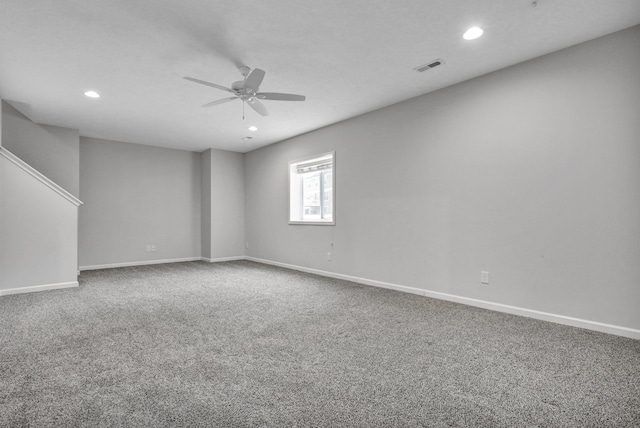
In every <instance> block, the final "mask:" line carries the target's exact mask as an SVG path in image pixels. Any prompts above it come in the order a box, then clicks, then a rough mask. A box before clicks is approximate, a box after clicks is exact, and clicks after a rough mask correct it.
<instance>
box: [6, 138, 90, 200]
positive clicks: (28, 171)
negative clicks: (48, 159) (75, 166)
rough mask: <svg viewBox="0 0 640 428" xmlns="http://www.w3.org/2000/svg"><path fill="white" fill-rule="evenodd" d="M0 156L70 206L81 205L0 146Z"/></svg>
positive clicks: (69, 194)
mask: <svg viewBox="0 0 640 428" xmlns="http://www.w3.org/2000/svg"><path fill="white" fill-rule="evenodd" d="M0 155H2V156H3V157H4V158H6V159H8V160H10V161H11V162H13V163H14V164H15V165H17V166H19V167H20V168H21V169H22V170H24V171H25V172H27V173H28V174H29V175H31V176H32V177H34V178H35V179H36V180H38V181H40V182H41V183H42V184H44V185H46V186H48V187H49V188H50V189H51V190H53V191H54V192H56V193H57V194H59V195H60V196H62V197H63V198H65V199H66V200H68V201H69V202H71V203H72V204H74V205H75V206H76V207H79V206H80V205H82V201H81V200H80V199H78V198H76V197H75V196H73V195H72V194H71V193H69V192H67V191H66V190H64V189H63V188H62V187H60V186H58V185H57V184H56V183H54V182H53V181H51V180H49V179H48V178H47V177H45V176H44V175H43V174H42V173H41V172H39V171H38V170H37V169H35V168H34V167H32V166H31V165H29V164H28V163H26V162H25V161H23V160H22V159H20V158H19V157H18V156H16V155H14V154H13V153H11V152H10V151H9V150H7V148H6V147H2V146H0Z"/></svg>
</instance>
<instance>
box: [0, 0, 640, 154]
mask: <svg viewBox="0 0 640 428" xmlns="http://www.w3.org/2000/svg"><path fill="white" fill-rule="evenodd" d="M639 23H640V1H639V0H538V2H537V6H534V5H533V2H532V1H531V0H394V1H391V0H348V1H338V0H324V1H310V0H309V1H301V0H187V1H176V0H173V1H172V0H124V1H121V0H56V1H51V0H2V1H0V98H2V99H4V100H6V101H8V102H10V103H11V104H12V105H13V106H14V107H16V108H18V109H19V110H20V111H21V112H22V113H24V114H25V115H27V116H28V117H29V118H30V119H32V120H33V121H35V122H38V123H44V124H49V125H57V126H64V127H69V128H74V129H79V130H80V135H84V136H89V137H97V138H105V139H112V140H119V141H127V142H133V143H141V144H149V145H156V146H161V147H171V148H176V149H185V150H193V151H202V150H206V149H208V148H211V147H214V148H220V149H226V150H233V151H239V152H246V151H250V150H253V149H255V148H258V147H261V146H265V145H267V144H271V143H274V142H277V141H280V140H283V139H285V138H288V137H292V136H295V135H298V134H301V133H304V132H308V131H311V130H313V129H317V128H320V127H323V126H326V125H329V124H331V123H335V122H338V121H341V120H345V119H347V118H350V117H353V116H357V115H360V114H363V113H366V112H369V111H372V110H375V109H379V108H381V107H385V106H388V105H390V104H394V103H397V102H400V101H403V100H406V99H408V98H412V97H415V96H418V95H421V94H424V93H427V92H431V91H434V90H436V89H439V88H443V87H445V86H449V85H452V84H454V83H457V82H461V81H464V80H467V79H471V78H473V77H476V76H479V75H482V74H485V73H488V72H491V71H494V70H497V69H500V68H504V67H506V66H509V65H512V64H515V63H518V62H522V61H525V60H527V59H531V58H534V57H537V56H540V55H543V54H546V53H549V52H552V51H555V50H558V49H561V48H565V47H568V46H571V45H575V44H577V43H580V42H583V41H586V40H590V39H593V38H596V37H599V36H602V35H605V34H608V33H612V32H614V31H617V30H621V29H623V28H627V27H630V26H633V25H636V24H639ZM473 25H477V26H480V27H483V28H484V29H485V35H484V36H483V37H482V38H480V39H477V40H475V41H465V40H463V39H462V37H461V36H462V33H463V32H464V31H465V30H466V29H467V28H468V27H471V26H473ZM436 58H440V59H442V60H443V61H444V65H442V66H440V67H438V68H436V69H433V70H429V71H427V72H425V73H417V72H415V71H413V68H414V67H416V66H418V65H422V64H425V63H427V62H429V61H431V60H433V59H436ZM594 60H597V58H595V59H594ZM240 65H247V66H250V67H252V68H253V67H256V68H261V69H264V70H265V71H266V72H267V74H266V77H265V79H264V81H263V83H262V85H261V87H260V90H261V91H265V92H288V93H294V94H303V95H306V96H307V100H306V101H304V102H282V101H264V102H263V103H264V104H265V106H266V107H267V108H268V109H269V112H270V115H269V116H267V117H261V116H259V115H258V114H257V113H255V112H254V111H253V110H251V109H249V108H246V112H245V120H244V121H243V119H242V102H240V101H239V100H236V101H233V102H230V103H226V104H222V105H218V106H214V107H210V108H206V109H205V108H201V107H200V106H201V105H202V104H205V103H207V102H209V101H213V100H216V99H220V98H225V97H228V96H229V94H228V93H226V92H223V91H220V90H217V89H214V88H209V87H206V86H201V85H198V84H195V83H192V82H189V81H186V80H183V79H182V77H183V76H192V77H195V78H199V79H202V80H207V81H210V82H214V83H218V84H221V85H224V86H230V85H231V83H232V82H234V81H236V80H240V79H241V75H240V73H239V72H238V70H237V68H236V67H237V66H240ZM87 89H94V90H96V91H98V92H99V93H100V94H101V95H102V97H101V98H100V99H98V100H93V99H89V98H86V97H85V96H84V95H83V92H84V91H85V90H87ZM250 125H255V126H257V127H258V128H259V130H258V131H257V132H255V133H251V132H249V131H248V130H247V127H249V126H250ZM247 135H251V136H252V137H254V138H253V140H251V141H243V140H241V138H242V137H244V136H247Z"/></svg>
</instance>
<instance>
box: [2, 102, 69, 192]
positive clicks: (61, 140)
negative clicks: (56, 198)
mask: <svg viewBox="0 0 640 428" xmlns="http://www.w3.org/2000/svg"><path fill="white" fill-rule="evenodd" d="M2 104H3V106H2V107H3V108H2V116H3V125H2V141H3V145H4V146H5V147H6V148H7V149H9V150H10V151H11V152H12V153H13V154H14V155H16V156H18V157H19V158H20V159H22V160H23V161H25V162H26V163H28V164H29V165H31V166H32V167H34V168H35V169H36V170H38V171H39V172H40V173H42V174H43V175H44V176H46V177H47V178H48V179H50V180H51V181H53V182H54V183H56V184H57V185H59V186H60V187H62V188H63V189H65V190H66V191H67V192H69V193H71V194H72V195H74V196H75V197H78V196H79V194H80V192H79V189H80V184H79V183H80V176H79V163H80V154H79V141H80V137H79V133H78V131H77V130H76V129H68V128H61V127H58V126H49V125H39V124H36V123H33V122H32V121H31V120H30V119H28V118H27V117H25V116H24V115H23V114H22V113H20V112H19V111H18V110H16V109H15V108H14V107H12V106H11V105H10V104H9V103H7V102H4V101H3V102H2Z"/></svg>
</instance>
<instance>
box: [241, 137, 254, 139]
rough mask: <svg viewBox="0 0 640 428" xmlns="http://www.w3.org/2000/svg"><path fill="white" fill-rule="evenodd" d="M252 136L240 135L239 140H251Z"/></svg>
mask: <svg viewBox="0 0 640 428" xmlns="http://www.w3.org/2000/svg"><path fill="white" fill-rule="evenodd" d="M251 139H253V137H242V138H241V140H251Z"/></svg>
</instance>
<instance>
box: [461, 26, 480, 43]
mask: <svg viewBox="0 0 640 428" xmlns="http://www.w3.org/2000/svg"><path fill="white" fill-rule="evenodd" d="M482 33H484V30H483V29H482V28H480V27H471V28H469V29H468V30H467V31H466V32H465V33H464V34H463V35H462V37H463V38H464V39H465V40H473V39H477V38H478V37H480V36H482Z"/></svg>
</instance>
